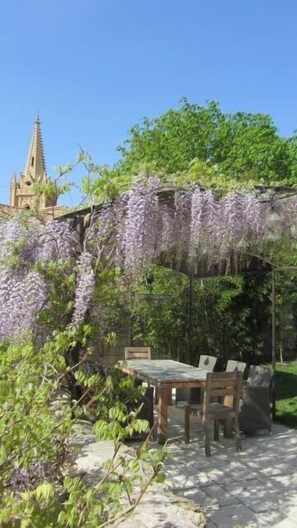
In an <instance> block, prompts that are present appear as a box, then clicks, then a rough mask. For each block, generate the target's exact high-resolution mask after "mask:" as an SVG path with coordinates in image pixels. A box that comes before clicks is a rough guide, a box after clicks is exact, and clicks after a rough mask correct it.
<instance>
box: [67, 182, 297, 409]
mask: <svg viewBox="0 0 297 528" xmlns="http://www.w3.org/2000/svg"><path fill="white" fill-rule="evenodd" d="M180 191H182V192H184V189H176V188H175V187H172V186H165V187H159V188H158V189H157V192H156V194H157V197H158V202H159V204H160V206H161V207H162V206H165V207H166V206H168V204H169V205H170V206H174V205H175V204H176V194H177V192H180ZM269 192H270V194H269V195H268V194H267V189H264V188H262V187H259V188H258V189H257V193H258V195H259V197H260V198H261V203H263V204H269V207H271V210H272V211H274V210H275V205H276V204H277V203H278V201H279V203H281V201H282V200H287V199H288V198H290V197H291V196H292V195H295V194H296V191H295V190H292V189H290V188H285V187H278V188H273V189H272V190H270V191H269ZM109 207H112V203H111V204H110V205H109ZM105 210H106V204H99V205H94V206H89V207H85V208H83V209H80V210H76V211H72V212H68V213H67V214H65V215H63V216H62V217H59V218H58V220H61V219H63V220H67V221H68V222H69V223H70V225H71V227H72V228H73V229H75V230H76V232H77V234H78V236H79V239H80V241H81V242H83V240H84V236H85V232H86V229H88V227H89V226H90V225H91V223H92V222H93V220H94V219H96V218H97V219H98V218H100V216H101V215H102V213H103V212H104V211H105ZM153 263H154V264H157V265H160V266H164V267H167V268H170V269H173V270H176V271H179V272H181V273H183V274H185V275H187V276H188V277H189V281H190V287H192V281H193V280H194V279H201V278H208V277H226V276H234V275H237V274H250V273H266V274H267V273H269V274H271V278H272V280H271V284H272V286H271V316H272V336H271V342H272V349H271V361H272V365H273V369H274V370H275V365H276V346H275V274H276V273H277V272H281V271H289V270H292V271H293V270H296V269H297V268H296V267H294V266H291V267H278V266H276V265H274V264H273V263H272V262H270V261H269V260H267V259H266V258H265V257H264V255H256V254H253V253H252V252H250V251H249V250H248V249H245V250H243V251H240V250H236V249H230V251H229V252H228V258H224V259H222V260H221V261H219V262H218V261H217V262H213V263H211V264H210V263H209V261H208V259H207V256H205V255H203V254H201V255H199V257H196V258H194V259H193V258H189V255H179V256H178V257H177V256H176V255H174V254H172V253H168V252H167V251H166V250H165V251H160V252H159V254H158V255H157V256H156V257H155V258H154V260H153ZM273 407H274V409H275V406H273Z"/></svg>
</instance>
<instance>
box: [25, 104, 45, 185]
mask: <svg viewBox="0 0 297 528" xmlns="http://www.w3.org/2000/svg"><path fill="white" fill-rule="evenodd" d="M24 176H25V178H27V179H28V180H29V181H31V182H32V183H34V182H43V181H44V180H45V179H46V168H45V160H44V153H43V145H42V137H41V128H40V118H39V113H38V112H37V115H36V118H35V121H34V127H33V134H32V138H31V143H30V147H29V152H28V157H27V163H26V166H25V170H24Z"/></svg>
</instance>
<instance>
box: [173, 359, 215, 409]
mask: <svg viewBox="0 0 297 528" xmlns="http://www.w3.org/2000/svg"><path fill="white" fill-rule="evenodd" d="M216 362H217V358H216V357H214V356H204V355H201V356H200V357H199V364H198V368H201V369H203V370H207V372H213V369H214V368H215V365H216ZM179 401H182V402H186V403H188V404H191V403H200V401H201V390H200V389H187V388H185V387H182V388H181V389H176V396H175V402H176V404H177V403H178V402H179Z"/></svg>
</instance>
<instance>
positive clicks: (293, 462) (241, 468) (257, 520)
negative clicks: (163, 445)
mask: <svg viewBox="0 0 297 528" xmlns="http://www.w3.org/2000/svg"><path fill="white" fill-rule="evenodd" d="M183 419H184V411H183V410H182V409H179V408H176V407H174V406H172V407H170V408H169V441H168V449H169V456H168V457H167V459H166V461H165V472H166V476H167V484H168V485H169V486H170V488H171V489H172V491H173V492H174V493H176V494H178V495H181V496H182V497H186V498H188V499H191V500H194V501H195V502H198V503H199V504H200V505H201V506H202V508H203V509H204V511H205V514H206V517H207V528H214V527H218V528H235V527H237V528H239V527H248V528H260V527H270V528H271V527H274V526H275V527H277V526H279V527H282V526H284V527H285V526H286V528H293V527H294V526H295V528H296V526H297V524H296V519H297V433H296V431H295V430H294V429H288V428H286V427H285V426H282V425H279V424H274V425H273V431H272V435H271V436H269V435H267V433H266V431H265V432H263V434H261V433H262V432H260V434H258V435H257V436H253V437H252V436H250V437H245V438H244V439H243V442H242V448H243V450H242V451H241V452H240V453H237V452H236V450H235V441H234V440H233V439H225V438H224V437H223V435H222V434H221V435H220V442H219V443H218V442H212V443H211V453H212V455H211V457H205V455H204V442H203V436H202V430H201V425H200V424H199V422H198V420H197V418H195V417H192V418H191V442H190V444H188V445H185V443H184V438H183V434H184V429H183ZM284 520H286V524H283V522H284Z"/></svg>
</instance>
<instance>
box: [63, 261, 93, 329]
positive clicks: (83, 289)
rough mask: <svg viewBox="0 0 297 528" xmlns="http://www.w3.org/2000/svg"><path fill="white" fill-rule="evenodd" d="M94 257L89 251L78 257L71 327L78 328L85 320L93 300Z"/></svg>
mask: <svg viewBox="0 0 297 528" xmlns="http://www.w3.org/2000/svg"><path fill="white" fill-rule="evenodd" d="M92 259H93V257H92V255H91V254H90V253H87V252H84V253H82V254H81V255H80V256H79V258H78V262H77V269H78V274H77V278H76V292H75V302H74V312H73V316H72V320H71V323H70V325H69V326H68V328H70V329H71V328H77V327H78V326H79V325H80V324H81V323H82V322H83V320H84V317H85V315H86V313H87V310H88V308H89V307H90V304H91V301H92V297H93V291H94V286H95V272H94V270H93V268H92Z"/></svg>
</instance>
